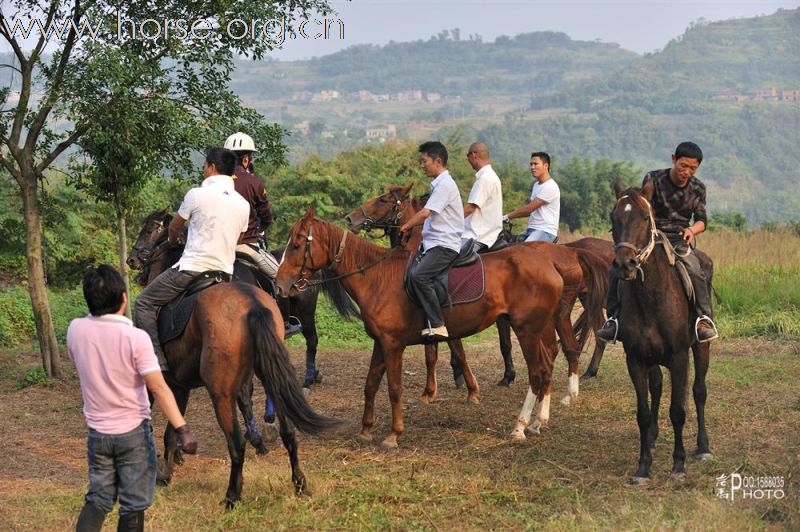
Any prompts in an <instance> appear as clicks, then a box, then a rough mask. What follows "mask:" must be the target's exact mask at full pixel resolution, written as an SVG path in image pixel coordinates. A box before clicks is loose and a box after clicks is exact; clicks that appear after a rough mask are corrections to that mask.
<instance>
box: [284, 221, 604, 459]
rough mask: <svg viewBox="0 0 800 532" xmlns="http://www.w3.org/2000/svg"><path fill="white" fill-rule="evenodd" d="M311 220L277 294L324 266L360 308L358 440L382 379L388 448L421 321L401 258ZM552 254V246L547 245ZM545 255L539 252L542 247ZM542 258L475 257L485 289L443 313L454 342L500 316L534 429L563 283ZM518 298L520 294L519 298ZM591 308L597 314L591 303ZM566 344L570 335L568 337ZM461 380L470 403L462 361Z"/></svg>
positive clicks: (292, 250) (296, 237) (522, 254)
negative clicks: (406, 355) (524, 380)
mask: <svg viewBox="0 0 800 532" xmlns="http://www.w3.org/2000/svg"><path fill="white" fill-rule="evenodd" d="M348 235H349V233H348V232H346V231H344V230H342V229H339V228H338V227H335V226H333V225H331V224H329V223H327V222H324V221H322V220H319V219H317V218H315V217H314V213H313V210H312V209H309V211H308V212H307V213H306V215H305V216H304V217H302V218H301V219H300V220H299V221H298V222H297V223H296V224H295V225H294V227H293V228H292V230H291V232H290V235H289V243H288V245H287V247H286V252H285V253H284V257H283V261H282V262H281V266H280V268H279V270H278V277H277V285H278V290H279V291H280V292H281V293H282V294H283V295H286V294H289V293H291V292H294V291H296V290H298V289H302V288H303V287H305V286H306V285H307V284H308V282H309V279H310V276H311V274H312V273H313V271H315V270H317V269H319V268H321V267H323V266H328V267H329V268H331V269H332V270H333V271H334V272H335V273H336V274H337V275H338V276H339V277H340V278H341V282H342V284H343V285H344V288H345V290H346V291H347V293H348V294H350V296H351V297H353V299H355V301H356V303H358V305H359V307H360V308H361V315H362V318H363V320H364V328H365V330H366V332H367V334H369V335H370V337H371V338H373V339H374V340H375V343H374V346H373V351H372V360H371V362H370V369H369V373H368V375H367V381H366V385H365V388H364V396H365V402H364V415H363V418H362V430H361V433H360V438H362V439H364V440H371V439H372V428H373V426H374V423H375V414H374V402H375V394H376V392H377V390H378V386H379V385H380V381H381V379H382V378H383V374H384V372H385V373H386V376H387V381H388V388H389V399H390V402H391V405H392V430H391V432H390V434H389V435H388V436H387V437H386V439H385V440H384V441H383V445H384V446H386V447H390V448H391V447H396V446H397V438H398V437H399V436H400V434H402V432H403V413H402V402H401V397H402V355H403V351H404V350H405V347H406V346H407V345H411V344H420V343H423V338H422V336H421V331H422V329H423V326H424V321H425V320H424V316H423V314H422V310H421V309H420V307H419V306H417V305H415V304H414V303H413V302H412V301H411V300H410V299H409V298H408V296H407V295H406V293H405V291H404V289H403V282H402V279H403V274H404V270H405V266H406V263H407V261H408V258H409V253H408V252H407V251H405V250H402V249H390V250H387V249H385V248H381V247H378V246H375V245H373V244H370V243H369V242H367V241H366V240H363V239H361V238H358V237H354V236H352V235H350V236H348ZM551 247H552V248H556V247H557V246H551ZM543 249H545V250H546V249H547V248H543ZM545 256H546V252H545V253H542V252H541V250H537V249H534V248H533V247H529V246H515V247H514V248H509V249H506V250H502V251H498V252H496V253H490V254H487V255H484V256H483V261H484V268H485V271H486V290H485V294H484V296H483V297H482V298H480V299H479V300H477V301H475V302H472V303H466V304H461V305H455V306H453V307H452V308H446V309H444V319H445V323H446V325H447V328H448V331H450V334H451V335H452V336H453V337H454V338H461V337H464V336H469V335H472V334H475V333H477V332H480V331H481V330H483V329H485V328H487V327H489V326H490V325H491V324H493V323H495V322H496V321H497V318H498V317H499V316H501V315H507V316H508V317H509V319H510V323H511V327H512V328H513V329H514V332H515V333H516V335H517V338H518V340H519V343H520V346H521V348H522V352H523V355H524V356H525V361H526V363H527V366H528V381H529V383H530V386H531V389H532V390H533V393H534V394H535V398H536V400H537V401H538V402H539V404H540V405H541V407H540V408H539V410H538V411H537V418H538V419H537V423H538V425H540V426H542V425H545V424H546V423H547V420H548V419H549V415H550V413H549V402H550V389H551V381H552V370H553V358H554V356H555V352H556V351H557V349H556V335H555V332H556V330H555V329H556V321H557V319H556V318H557V314H558V308H559V303H560V301H561V295H562V292H563V290H564V280H563V278H562V275H561V273H560V272H559V270H558V269H557V267H556V266H557V265H556V261H554V260H547V259H546V258H545V259H543V257H545ZM523 294H524V296H523ZM593 308H597V309H598V310H599V309H600V306H599V305H594V306H593ZM573 341H574V337H573ZM461 362H462V364H463V365H464V377H465V380H466V384H467V388H468V390H469V391H470V392H469V393H470V398H473V395H475V396H476V395H477V386H476V383H475V378H474V376H473V375H472V372H471V371H470V370H469V366H468V365H467V364H466V360H462V361H461Z"/></svg>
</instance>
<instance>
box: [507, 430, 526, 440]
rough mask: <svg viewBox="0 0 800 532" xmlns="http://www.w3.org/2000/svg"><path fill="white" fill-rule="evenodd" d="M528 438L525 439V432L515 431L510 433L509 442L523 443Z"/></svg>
mask: <svg viewBox="0 0 800 532" xmlns="http://www.w3.org/2000/svg"><path fill="white" fill-rule="evenodd" d="M527 439H528V438H526V437H525V431H524V430H519V429H516V430H515V431H514V432H512V433H511V441H515V442H523V441H525V440H527Z"/></svg>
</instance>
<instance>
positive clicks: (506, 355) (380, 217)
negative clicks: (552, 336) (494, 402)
mask: <svg viewBox="0 0 800 532" xmlns="http://www.w3.org/2000/svg"><path fill="white" fill-rule="evenodd" d="M411 187H412V185H405V186H398V185H391V186H390V187H389V190H388V191H387V192H386V193H384V194H381V195H379V196H377V197H375V198H372V199H370V200H367V201H366V202H364V203H363V204H362V205H361V206H359V207H357V208H356V209H354V210H353V211H352V212H351V213H350V214H348V215H347V216H345V223H346V224H347V227H348V229H350V230H351V231H353V232H354V233H358V232H359V231H361V230H365V231H367V234H369V233H370V231H371V230H373V229H377V230H383V232H384V235H386V236H388V237H389V241H390V244H391V246H392V247H396V246H399V245H403V243H402V242H401V238H400V232H399V227H400V226H401V225H402V224H403V220H407V219H409V218H411V217H412V216H413V215H414V214H416V213H417V211H418V210H419V209H421V208H422V207H423V206H424V205H423V204H422V202H421V201H419V202H418V201H416V200H412V199H411V197H410V192H411ZM420 239H421V233H420V232H419V231H416V232H414V233H413V234H412V236H411V238H409V239H408V240H407V241H406V242H405V244H404V245H405V249H406V250H409V251H413V250H415V249H416V248H417V247H418V245H419V242H420ZM568 246H569V247H572V248H576V249H582V250H588V251H591V252H593V253H595V254H596V255H598V257H600V258H601V259H602V264H603V267H604V277H606V278H607V277H608V271H609V269H610V267H611V261H612V260H613V258H614V253H613V249H612V246H611V243H610V242H608V241H606V240H602V239H599V238H583V239H581V240H578V241H576V242H573V243H571V244H568ZM565 283H566V284H567V286H568V287H569V286H570V281H569V279H565ZM604 286H605V285H604ZM588 288H589V287H587V286H585V285H583V286H581V287H580V293H578V294H576V293H575V291H574V290H571V289H566V290H565V294H564V295H565V296H566V297H571V296H573V295H577V296H578V297H582V298H584V299H585V294H586V291H587V290H588ZM602 297H605V295H603V296H602ZM570 303H571V305H570ZM574 303H575V297H572V299H571V300H569V301H566V302H565V304H563V305H562V307H561V311H562V313H563V314H564V315H563V316H562V318H566V319H567V320H569V319H570V315H571V312H572V307H573V306H574ZM586 318H587V314H586V313H585V312H584V313H582V314H581V316H580V317H579V318H578V321H577V322H576V324H575V326H574V329H575V331H578V332H579V334H580V337H579V342H578V344H579V347H580V350H582V349H583V346H584V344H585V341H586V338H587V336H586V335H587V333H588V331H589V329H591V328H592V327H591V324H588V323H587V322H586ZM497 332H498V336H499V340H500V353H501V354H502V356H503V363H504V366H505V371H504V373H503V378H502V379H501V380H500V381H499V382H498V383H497V385H498V386H508V385H509V384H510V383H511V382H513V381H514V377H515V375H516V372H515V370H514V361H513V359H512V356H511V327H510V325H509V323H508V319H507V318H506V317H505V316H501V317H500V318H499V319H498V320H497ZM447 343H448V346H449V347H450V353H451V360H450V365H451V366H452V367H453V374H454V378H455V379H456V385H459V384H460V383H459V377H460V375H461V373H462V370H461V367H460V365H459V363H458V357H457V355H456V354H457V353H459V352H463V346H462V344H461V341H460V340H458V339H452V340H449V341H448V342H447ZM604 349H605V344H603V343H602V342H597V343H596V344H595V352H594V355H593V357H592V363H591V364H590V365H589V368H588V369H587V371H586V373H585V374H584V376H592V377H593V376H595V375H596V374H597V368H598V366H599V364H600V359H601V358H602V356H603V350H604ZM579 355H580V352H578V353H577V355H574V356H572V357H571V358H570V368H569V376H570V378H571V380H570V395H568V396H567V397H565V398H564V401H565V402H569V401H571V400H572V399H574V396H576V395H577V393H578V389H577V372H578V356H579ZM568 358H569V357H568ZM425 360H426V363H427V367H428V387H427V388H426V390H425V393H423V397H422V400H423V401H424V402H428V401H429V400H430V399H432V397H433V396H434V395H435V386H436V377H435V367H434V366H435V363H436V360H437V344H429V345H426V346H425ZM573 375H574V377H572V376H573ZM572 381H574V384H573V382H572ZM432 387H433V388H432ZM431 388H432V389H431Z"/></svg>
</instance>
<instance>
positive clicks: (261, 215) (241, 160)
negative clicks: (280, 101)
mask: <svg viewBox="0 0 800 532" xmlns="http://www.w3.org/2000/svg"><path fill="white" fill-rule="evenodd" d="M225 148H227V149H229V150H231V151H233V152H234V153H235V154H236V168H235V170H234V172H233V173H234V176H233V184H234V187H235V188H236V192H238V193H239V194H240V195H241V196H242V197H243V198H244V199H246V200H247V202H248V203H249V204H250V221H249V224H248V226H247V231H246V232H245V233H244V234H243V235H242V240H241V243H240V244H239V245H238V246H237V247H236V251H237V253H242V254H244V255H247V256H248V257H249V258H250V260H252V261H253V263H254V264H255V265H256V266H257V267H258V269H259V270H261V271H262V272H263V273H264V274H265V275H267V276H268V277H269V278H270V279H275V276H276V275H277V274H278V261H277V260H276V259H275V257H273V256H272V254H271V253H269V252H268V251H267V249H266V243H264V245H263V246H260V245H259V240H260V238H261V236H262V235H265V234H266V231H267V229H269V226H270V225H272V208H271V207H270V204H269V200H268V199H267V191H266V190H265V189H264V183H263V181H261V180H260V179H259V178H258V177H256V176H255V175H254V174H253V173H252V168H253V167H252V161H253V157H252V154H253V153H255V152H257V151H258V150H256V146H255V143H253V139H252V137H250V135H247V134H245V133H242V132H240V131H239V132H236V133H234V134H233V135H231V136H230V137H228V138H227V140H225ZM299 330H300V327H299V326H297V325H290V324H289V323H288V322H287V324H286V335H287V336H288V335H290V334H294V333H296V332H299Z"/></svg>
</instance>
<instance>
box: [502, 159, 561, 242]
mask: <svg viewBox="0 0 800 532" xmlns="http://www.w3.org/2000/svg"><path fill="white" fill-rule="evenodd" d="M531 175H532V176H533V177H534V179H536V182H535V183H534V184H533V190H532V191H531V199H530V201H529V202H528V203H527V204H525V205H523V206H522V207H520V208H519V209H517V210H515V211H512V212H510V213H508V214H506V215H505V216H504V217H503V219H504V221H506V220H513V219H514V218H522V217H525V216H527V217H528V229H527V230H526V231H525V232H524V233H522V236H524V237H525V242H534V241H537V240H543V241H545V242H555V240H556V238H557V237H558V219H559V215H560V211H561V191H560V190H559V188H558V185H557V184H556V182H555V181H554V180H553V178H552V177H550V156H549V155H548V154H546V153H545V152H543V151H537V152H533V153H532V154H531Z"/></svg>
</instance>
